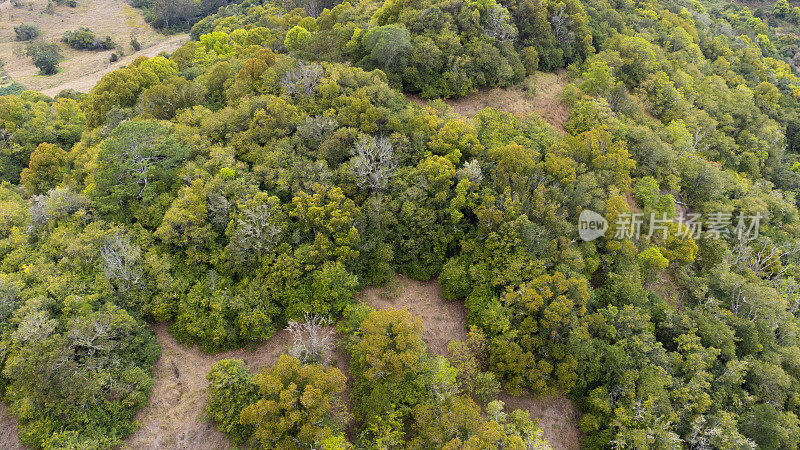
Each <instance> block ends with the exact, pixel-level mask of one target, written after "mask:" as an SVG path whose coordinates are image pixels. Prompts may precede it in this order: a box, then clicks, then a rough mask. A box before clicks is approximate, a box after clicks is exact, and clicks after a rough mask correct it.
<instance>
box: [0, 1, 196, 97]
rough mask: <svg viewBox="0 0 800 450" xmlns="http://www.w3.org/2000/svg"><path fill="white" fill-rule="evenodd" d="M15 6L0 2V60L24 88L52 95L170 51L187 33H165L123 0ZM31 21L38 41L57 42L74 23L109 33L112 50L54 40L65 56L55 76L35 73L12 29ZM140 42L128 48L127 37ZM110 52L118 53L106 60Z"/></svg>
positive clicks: (86, 86) (88, 85) (84, 87)
mask: <svg viewBox="0 0 800 450" xmlns="http://www.w3.org/2000/svg"><path fill="white" fill-rule="evenodd" d="M15 3H16V4H17V5H18V6H14V5H12V3H11V2H9V1H6V2H2V3H0V59H2V60H3V61H4V62H5V66H4V67H3V69H4V71H5V72H6V74H7V75H8V76H9V77H10V78H11V79H12V80H14V81H17V82H19V83H22V84H23V85H25V87H26V88H27V89H32V90H38V91H42V92H44V93H46V94H47V95H56V94H58V93H59V92H60V91H61V90H62V89H68V88H72V89H76V90H78V91H83V92H86V91H88V90H89V89H91V87H93V86H94V85H95V84H96V83H97V81H98V80H99V79H100V77H102V76H103V75H104V74H106V73H108V72H110V71H112V70H114V69H116V68H118V67H120V66H122V65H124V64H127V63H130V61H132V60H133V59H134V58H136V57H137V56H140V55H145V56H155V55H157V54H158V53H160V52H161V51H166V52H168V53H169V52H172V51H174V50H175V49H177V48H178V47H180V46H181V45H183V43H184V42H186V41H187V40H188V39H189V37H188V35H186V34H181V35H174V36H164V35H162V34H160V33H159V32H158V31H157V30H155V29H154V28H153V27H151V26H150V25H149V24H148V23H146V22H145V21H144V18H143V16H142V14H141V12H140V11H139V10H137V9H134V8H133V7H131V6H130V5H129V4H128V3H127V2H125V1H118V0H78V4H77V6H76V7H74V8H71V7H69V6H54V7H53V8H52V11H51V12H48V0H17V1H16V2H15ZM22 23H28V24H34V25H36V26H38V27H39V30H40V31H41V37H40V38H39V40H40V41H42V42H58V41H60V39H61V37H62V36H63V35H64V32H65V31H72V30H75V29H77V28H78V27H87V28H89V29H91V30H92V31H93V32H94V33H95V35H96V36H97V37H99V38H100V39H103V38H105V36H111V38H112V39H113V40H114V42H115V43H116V44H117V48H115V49H113V50H105V51H86V50H75V49H72V48H69V47H67V46H66V45H65V44H63V43H60V42H59V44H58V45H59V47H60V48H61V51H62V53H63V54H64V60H63V61H62V62H61V63H60V67H61V70H60V71H59V72H58V73H57V74H54V75H40V74H39V70H38V69H37V68H36V67H35V66H34V65H33V62H32V61H31V59H30V58H29V57H28V56H26V55H25V46H26V45H27V43H26V42H17V41H16V40H15V34H14V27H15V26H18V25H19V24H22ZM132 36H135V37H136V39H137V40H138V41H139V43H140V44H141V50H140V51H134V50H133V48H131V45H130V41H131V37H132ZM111 53H117V55H122V57H121V58H120V61H117V62H115V63H111V62H110V61H109V57H110V56H111Z"/></svg>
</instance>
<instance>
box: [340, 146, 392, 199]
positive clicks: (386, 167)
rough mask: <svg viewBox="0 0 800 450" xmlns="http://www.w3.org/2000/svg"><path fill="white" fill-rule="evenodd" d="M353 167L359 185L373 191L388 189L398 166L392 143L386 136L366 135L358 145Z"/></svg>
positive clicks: (352, 163)
mask: <svg viewBox="0 0 800 450" xmlns="http://www.w3.org/2000/svg"><path fill="white" fill-rule="evenodd" d="M351 167H352V170H353V172H354V173H355V175H356V178H357V179H356V183H358V186H359V187H368V188H369V189H370V191H371V192H373V193H376V192H380V191H382V190H384V189H386V186H387V185H388V184H389V180H390V179H391V177H392V175H393V174H394V171H395V169H396V168H397V160H396V159H395V157H394V149H393V148H392V143H391V142H389V140H388V139H386V138H384V137H378V138H375V137H365V138H364V139H362V140H361V141H360V142H359V143H358V145H356V148H355V151H354V155H353V159H352V162H351Z"/></svg>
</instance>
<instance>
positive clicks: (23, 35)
mask: <svg viewBox="0 0 800 450" xmlns="http://www.w3.org/2000/svg"><path fill="white" fill-rule="evenodd" d="M14 33H15V34H16V39H17V40H18V41H30V40H33V39H36V38H37V37H39V35H40V34H41V33H40V32H39V27H37V26H36V25H31V24H27V23H23V24H20V25H19V26H16V27H14Z"/></svg>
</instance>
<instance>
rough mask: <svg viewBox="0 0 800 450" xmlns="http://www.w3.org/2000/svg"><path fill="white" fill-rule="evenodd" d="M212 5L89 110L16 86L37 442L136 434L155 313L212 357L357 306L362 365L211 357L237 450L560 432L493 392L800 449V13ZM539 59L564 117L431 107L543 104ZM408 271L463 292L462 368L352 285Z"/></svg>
mask: <svg viewBox="0 0 800 450" xmlns="http://www.w3.org/2000/svg"><path fill="white" fill-rule="evenodd" d="M162 3H163V5H162ZM189 3H190V4H191V5H193V7H195V8H198V4H197V3H195V2H189ZM181 4H182V3H181V2H180V1H177V2H161V1H160V0H156V1H155V2H154V3H152V4H150V3H148V4H146V5H144V7H147V8H151V9H152V10H156V8H159V7H165V5H166V6H170V7H178V6H180V5H181ZM159 5H161V6H159ZM203 5H204V6H203V8H205V9H204V11H200V10H192V13H191V14H190V16H191V17H189V16H187V17H188V18H187V17H183V16H181V18H180V19H179V21H180V27H188V26H191V35H192V38H193V39H192V40H191V41H190V42H188V43H187V44H186V45H184V46H183V47H181V48H180V49H178V50H176V51H175V52H174V53H172V54H171V55H166V54H162V55H161V56H157V57H154V58H151V59H147V58H144V57H140V58H138V59H136V60H135V61H134V62H133V63H132V64H130V65H128V66H127V67H124V68H122V69H119V70H116V71H114V72H111V73H109V74H107V75H105V76H104V77H103V78H102V80H101V81H100V82H99V83H98V84H97V86H96V87H94V88H93V89H92V90H91V91H90V92H88V93H86V94H81V93H77V92H71V91H69V92H68V91H65V92H62V93H61V94H59V95H58V96H57V97H56V98H54V99H53V98H49V97H47V96H45V95H43V94H39V93H36V92H32V91H26V92H23V93H21V94H20V95H19V96H4V97H0V180H2V184H0V368H2V372H1V376H0V392H2V396H3V400H4V401H5V402H7V404H8V405H9V409H10V410H11V412H12V413H13V414H14V415H15V416H16V418H17V419H18V420H19V424H20V429H19V435H20V439H21V441H22V442H23V443H25V444H26V445H28V446H31V447H33V448H111V447H115V446H118V445H119V444H120V443H121V441H122V439H124V438H125V437H126V436H127V435H129V434H130V433H131V432H132V431H133V430H134V429H135V427H136V424H135V423H134V421H133V418H134V415H135V413H136V412H137V410H138V409H139V408H141V407H142V406H143V405H144V404H145V403H146V401H147V398H148V395H149V393H150V390H151V389H152V386H153V375H152V367H153V363H154V361H156V360H157V358H158V357H159V354H160V350H159V346H158V342H157V341H156V339H155V336H154V334H153V332H152V330H151V328H150V327H149V326H148V324H150V323H153V322H157V321H159V322H160V321H165V322H168V323H169V324H170V331H171V333H173V335H174V336H176V337H177V338H178V339H179V340H180V342H182V343H185V344H186V345H193V344H197V345H199V346H201V348H202V349H203V350H204V351H207V352H216V351H220V350H225V349H231V348H237V347H242V346H245V345H247V344H248V343H252V342H258V341H263V340H265V339H268V338H270V337H271V336H272V335H273V334H274V333H276V332H277V331H279V330H282V329H284V328H286V327H287V325H288V326H289V327H290V328H291V327H294V328H295V330H296V331H297V332H298V333H299V334H301V335H302V332H303V330H306V331H308V330H311V329H312V328H313V327H315V326H323V325H326V324H336V327H337V330H338V336H339V337H340V338H341V339H340V340H339V342H338V344H337V345H338V346H339V347H340V348H341V349H342V350H343V351H345V352H346V353H347V354H348V355H349V356H350V370H349V373H346V374H345V373H342V372H341V371H339V370H338V369H336V368H333V367H327V366H326V365H324V364H321V363H322V362H323V361H322V359H321V357H320V348H321V347H324V346H325V345H330V344H329V343H324V342H322V343H320V342H314V339H313V337H309V338H308V342H307V344H309V345H308V347H302V348H300V349H296V350H297V351H293V352H290V353H291V354H289V355H286V356H283V357H281V359H280V361H279V362H278V363H277V364H276V365H275V366H273V367H267V368H265V369H264V370H263V371H261V372H256V373H253V372H251V371H250V370H249V369H248V368H247V367H246V366H245V365H244V363H243V362H242V361H239V360H234V359H228V360H223V361H222V362H220V363H218V364H216V365H215V366H214V367H213V368H212V370H211V372H210V373H209V374H208V377H207V378H208V380H209V389H208V395H209V401H208V407H207V411H206V414H207V415H208V417H209V419H210V420H213V421H214V423H215V424H216V425H217V426H218V427H219V429H220V430H222V431H223V432H224V433H226V434H227V435H228V437H229V438H230V440H231V442H232V443H233V444H236V445H240V446H244V447H260V448H286V449H291V448H323V449H329V450H331V449H347V448H369V449H372V448H381V449H395V448H414V449H417V448H418V449H430V448H447V449H457V448H459V449H460V448H464V449H484V448H498V449H499V448H518V449H523V448H525V449H535V448H547V444H546V443H545V442H544V441H543V436H542V432H541V430H539V428H538V426H537V425H536V423H535V421H533V420H531V418H530V417H529V416H528V414H527V413H525V412H522V411H505V410H504V408H503V403H502V402H499V401H497V400H496V399H497V395H498V392H499V390H500V389H501V388H502V389H504V390H506V391H508V392H511V393H512V394H520V393H524V392H530V393H533V394H535V395H540V394H564V395H566V396H568V397H569V398H571V399H573V400H574V401H575V402H576V403H577V404H578V405H579V407H580V409H581V410H582V412H583V416H582V419H581V423H580V426H581V432H582V437H581V439H582V446H583V447H585V448H588V449H605V448H614V449H623V448H624V449H634V448H635V449H642V448H654V449H672V448H690V449H712V448H713V449H744V448H764V449H796V448H798V445H800V336H798V324H799V322H798V310H800V266H798V262H800V246H798V245H799V244H800V222H799V221H798V220H799V217H798V201H799V200H800V199H798V197H797V191H798V189H800V117H799V116H798V111H800V78H798V76H796V75H795V66H796V65H797V62H798V61H800V56H799V55H800V37H798V36H797V35H795V34H792V33H786V32H781V33H778V31H777V28H776V26H778V25H781V24H783V25H785V27H789V28H791V25H792V24H796V23H797V21H798V20H800V9H798V8H794V10H793V9H792V8H791V5H788V4H787V2H786V1H785V0H780V1H779V2H778V4H776V5H775V6H774V8H773V7H770V8H767V9H766V10H764V11H766V12H767V13H764V14H759V16H761V17H759V16H756V15H754V13H753V11H751V10H750V9H748V8H744V7H729V6H727V5H719V4H717V3H715V4H711V3H701V2H698V1H696V0H693V1H691V2H685V1H681V0H676V1H669V2H666V1H665V2H664V3H659V2H657V1H654V0H650V1H644V0H642V1H628V0H611V1H609V0H583V1H579V0H503V1H500V2H497V1H496V0H410V1H399V0H363V1H361V2H357V3H355V4H351V3H343V4H319V3H316V2H313V1H310V0H309V1H306V2H294V1H292V2H282V3H270V2H268V1H266V0H264V2H263V3H261V2H259V1H256V0H245V2H243V3H239V4H230V5H226V4H217V3H214V4H213V5H211V4H209V5H205V4H203ZM795 11H796V12H795ZM762 12H763V11H762ZM151 14H156V17H157V18H159V20H161V19H163V20H171V22H170V23H165V24H164V26H165V27H172V26H177V25H176V22H175V21H174V20H175V19H165V18H166V17H167V16H166V15H165V14H166V13H160V12H156V13H152V12H151ZM170 17H171V16H170ZM792 21H794V22H792ZM195 22H196V23H195ZM193 23H194V25H192V24H193ZM785 27H784V28H785ZM538 71H565V72H566V73H567V75H568V78H569V81H570V82H569V84H568V85H567V86H566V87H565V88H564V94H563V97H564V98H563V101H564V102H565V103H566V105H567V106H568V107H569V118H568V119H567V121H566V122H565V123H564V124H563V129H559V128H556V127H553V126H551V125H549V124H547V123H546V122H545V121H543V120H542V119H541V118H540V117H538V116H536V115H535V114H529V115H525V116H519V115H512V114H509V113H505V112H502V111H499V110H496V109H491V108H488V109H484V110H482V111H481V112H479V113H478V114H477V115H475V116H474V117H471V118H465V117H461V116H459V115H458V114H456V113H455V112H454V111H453V109H452V108H451V107H450V106H448V105H447V103H445V102H444V101H443V100H441V99H442V98H459V97H463V96H465V95H468V94H470V93H473V92H475V91H477V90H480V89H482V88H485V87H501V88H505V87H511V86H524V87H525V89H526V91H529V92H530V93H531V94H532V95H535V90H536V86H535V83H534V82H532V80H533V79H534V75H535V74H536V73H537V72H538ZM404 94H415V95H417V96H418V97H421V98H423V99H430V100H431V101H429V102H427V103H426V104H425V105H424V106H420V105H419V104H418V103H415V102H410V101H409V100H408V99H407V97H406V96H405V95H404ZM586 212H596V213H597V214H596V216H597V217H598V218H599V219H600V220H605V227H607V229H605V228H604V229H605V236H604V237H600V238H599V239H594V240H588V239H582V238H581V237H580V236H583V234H580V233H579V232H581V231H585V230H580V229H579V217H583V215H582V213H586ZM398 273H399V274H404V275H407V276H409V277H412V278H414V279H419V280H429V279H434V278H435V279H438V281H439V283H440V284H441V287H442V291H443V294H444V296H445V297H446V298H447V299H448V300H450V301H453V302H461V303H462V304H463V305H465V308H466V310H467V320H468V323H469V326H470V330H471V331H470V334H469V338H468V339H467V340H466V341H454V342H453V343H452V344H451V346H450V351H449V357H448V358H444V357H440V356H434V355H432V354H431V353H430V352H429V351H428V349H426V346H425V343H424V341H423V340H422V338H421V333H422V329H421V324H420V322H419V320H418V319H416V318H414V317H412V316H411V315H410V314H408V313H407V312H406V311H393V310H377V311H376V310H372V309H371V308H369V307H368V306H366V305H363V304H358V303H357V302H356V301H355V300H354V294H355V293H356V292H357V291H358V290H360V289H362V288H364V287H365V286H369V285H381V284H384V283H386V282H388V281H389V280H390V279H391V278H392V277H393V276H394V275H395V274H398ZM311 334H313V333H311ZM320 346H321V347H320ZM347 377H349V378H350V384H351V390H350V393H349V398H350V404H351V406H352V408H347V405H343V404H342V402H341V400H340V394H341V393H342V391H343V390H344V389H345V387H346V384H348V382H347V381H346V380H347ZM544 438H546V436H544Z"/></svg>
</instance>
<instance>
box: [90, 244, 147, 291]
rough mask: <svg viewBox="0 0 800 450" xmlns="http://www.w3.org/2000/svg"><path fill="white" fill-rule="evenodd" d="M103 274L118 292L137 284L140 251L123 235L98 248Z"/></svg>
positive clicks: (139, 272) (139, 271)
mask: <svg viewBox="0 0 800 450" xmlns="http://www.w3.org/2000/svg"><path fill="white" fill-rule="evenodd" d="M100 256H101V258H102V261H101V268H102V269H103V273H105V275H106V276H107V277H108V279H109V280H111V281H112V282H113V283H114V284H115V285H116V286H117V289H119V290H120V291H127V290H128V289H131V288H134V287H135V286H136V285H138V284H139V281H141V279H142V273H141V270H140V268H139V262H140V260H141V250H140V249H139V247H138V246H137V245H135V244H133V243H132V242H131V240H130V238H128V237H127V236H125V235H116V236H114V237H112V238H110V239H108V241H107V242H106V243H105V245H103V247H101V248H100Z"/></svg>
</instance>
